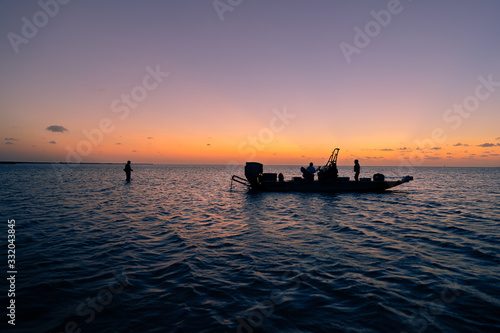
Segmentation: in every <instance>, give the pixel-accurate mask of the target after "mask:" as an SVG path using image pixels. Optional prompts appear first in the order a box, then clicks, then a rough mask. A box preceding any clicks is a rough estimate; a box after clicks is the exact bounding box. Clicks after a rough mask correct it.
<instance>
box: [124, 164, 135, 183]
mask: <svg viewBox="0 0 500 333" xmlns="http://www.w3.org/2000/svg"><path fill="white" fill-rule="evenodd" d="M123 171H125V174H126V175H127V181H128V182H129V181H130V173H131V172H132V171H134V170H132V168H131V167H130V161H127V164H125V169H123Z"/></svg>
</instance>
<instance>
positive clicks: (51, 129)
mask: <svg viewBox="0 0 500 333" xmlns="http://www.w3.org/2000/svg"><path fill="white" fill-rule="evenodd" d="M46 130H47V131H49V132H54V133H64V132H67V131H68V129H67V128H65V127H64V126H61V125H50V126H49V127H47V128H46Z"/></svg>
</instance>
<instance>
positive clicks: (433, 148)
mask: <svg viewBox="0 0 500 333" xmlns="http://www.w3.org/2000/svg"><path fill="white" fill-rule="evenodd" d="M431 150H441V147H432V148H431Z"/></svg>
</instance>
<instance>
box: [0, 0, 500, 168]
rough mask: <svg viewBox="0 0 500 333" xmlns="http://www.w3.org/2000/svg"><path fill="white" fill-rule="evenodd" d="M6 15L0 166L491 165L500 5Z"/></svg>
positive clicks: (290, 5) (277, 5)
mask: <svg viewBox="0 0 500 333" xmlns="http://www.w3.org/2000/svg"><path fill="white" fill-rule="evenodd" d="M0 5H1V7H2V10H1V11H0V32H1V36H2V42H1V43H0V59H1V63H0V74H1V75H0V80H1V90H0V132H1V140H2V142H1V143H0V161H48V162H50V161H81V162H124V161H126V160H132V161H133V163H140V162H149V163H194V164H226V163H234V164H244V162H246V161H250V160H252V161H260V162H263V163H266V164H293V165H304V164H306V163H308V162H309V161H313V162H315V164H317V165H321V164H324V162H325V161H326V159H328V157H329V155H330V153H331V151H332V149H333V148H335V147H340V149H341V151H340V155H339V164H340V165H352V160H353V159H355V158H357V159H359V160H360V162H361V164H362V165H395V166H397V165H400V164H401V163H409V164H411V165H413V166H420V165H423V166H442V165H446V166H500V126H499V125H500V39H499V37H498V33H499V32H500V20H499V14H500V2H499V1H498V0H485V1H473V0H470V1H464V0H441V1H431V0H413V1H411V0H402V1H395V0H389V1H387V0H382V1H347V0H345V1H333V0H330V1H327V0H321V1H320V0H310V1H304V0H281V1H277V0H276V1H273V0H267V1H265V0H252V1H250V0H220V1H212V0H210V1H201V0H198V1H193V0H191V1H187V0H169V1H160V0H145V1H123V0H120V1H118V0H109V1H97V0H90V1H87V0H86V1H83V0H72V1H68V0H64V1H63V0H59V1H56V0H40V1H17V0H4V1H0Z"/></svg>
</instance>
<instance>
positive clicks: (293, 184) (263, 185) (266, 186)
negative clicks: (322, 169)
mask: <svg viewBox="0 0 500 333" xmlns="http://www.w3.org/2000/svg"><path fill="white" fill-rule="evenodd" d="M407 182H408V180H405V179H402V180H397V181H283V182H279V181H261V182H260V183H259V184H256V185H255V186H252V190H257V191H264V192H383V191H385V190H387V189H390V188H392V187H395V186H398V185H401V184H404V183H407Z"/></svg>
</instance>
